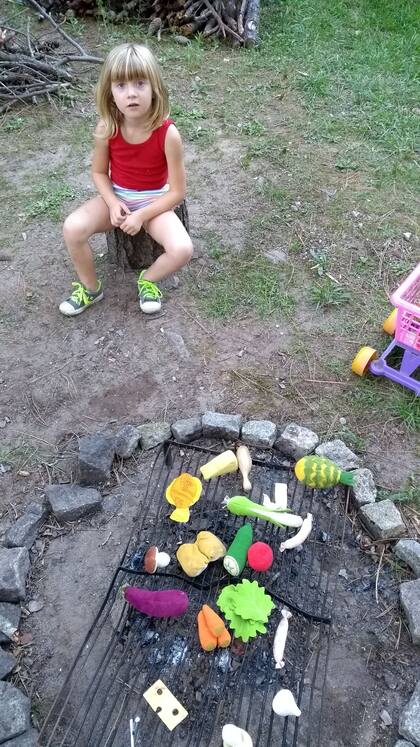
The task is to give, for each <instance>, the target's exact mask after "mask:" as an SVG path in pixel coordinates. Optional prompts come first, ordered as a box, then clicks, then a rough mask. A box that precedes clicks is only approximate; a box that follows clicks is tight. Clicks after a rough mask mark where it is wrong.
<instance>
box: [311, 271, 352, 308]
mask: <svg viewBox="0 0 420 747" xmlns="http://www.w3.org/2000/svg"><path fill="white" fill-rule="evenodd" d="M310 293H311V298H312V301H313V302H314V303H315V304H316V307H317V309H319V308H327V307H328V306H342V305H343V304H346V303H348V302H349V301H350V298H351V295H350V293H349V291H348V290H347V289H346V288H344V287H343V286H342V285H340V284H338V283H334V282H333V281H332V280H331V279H330V278H325V279H323V280H322V282H321V283H318V284H317V285H312V286H311V288H310Z"/></svg>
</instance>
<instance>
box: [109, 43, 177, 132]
mask: <svg viewBox="0 0 420 747" xmlns="http://www.w3.org/2000/svg"><path fill="white" fill-rule="evenodd" d="M128 80H148V81H150V84H151V87H152V105H151V107H150V112H149V116H148V118H147V120H146V126H147V128H148V129H150V130H155V129H156V128H157V127H160V125H161V124H162V122H164V120H165V119H166V118H167V117H168V116H169V102H168V92H167V90H166V87H165V84H164V82H163V80H162V76H161V73H160V70H159V65H158V63H157V61H156V58H155V57H154V55H153V54H152V52H151V51H150V50H149V49H148V48H147V47H145V46H144V45H142V44H130V43H128V44H120V45H119V46H118V47H114V49H111V51H110V52H109V54H108V56H107V58H106V60H105V62H104V64H103V66H102V70H101V73H100V76H99V80H98V84H97V86H96V106H97V109H98V113H99V116H100V117H101V119H102V120H103V122H104V125H105V127H104V129H103V132H101V135H100V137H103V138H105V139H109V138H110V137H113V136H114V135H115V133H116V132H117V129H118V127H119V126H120V125H121V122H122V119H123V116H122V114H121V112H120V111H119V110H118V108H117V107H116V105H115V102H114V99H113V97H112V92H111V84H112V83H115V82H117V81H118V82H126V81H128Z"/></svg>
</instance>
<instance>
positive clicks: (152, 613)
mask: <svg viewBox="0 0 420 747" xmlns="http://www.w3.org/2000/svg"><path fill="white" fill-rule="evenodd" d="M124 596H125V598H126V600H127V602H128V603H129V604H131V605H132V606H133V607H135V608H136V610H138V611H139V612H143V614H144V615H149V617H179V616H180V615H183V614H184V612H186V611H187V609H188V604H189V599H188V595H187V594H186V593H185V591H179V590H178V589H165V590H164V591H149V590H148V589H139V588H138V587H136V586H127V587H126V588H125V589H124Z"/></svg>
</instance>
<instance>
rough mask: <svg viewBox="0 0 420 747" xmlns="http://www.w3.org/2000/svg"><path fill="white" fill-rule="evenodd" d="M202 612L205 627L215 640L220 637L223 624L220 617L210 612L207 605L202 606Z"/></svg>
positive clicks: (210, 609) (212, 611)
mask: <svg viewBox="0 0 420 747" xmlns="http://www.w3.org/2000/svg"><path fill="white" fill-rule="evenodd" d="M202 611H203V614H204V619H205V621H206V625H207V627H208V629H209V631H210V633H212V634H213V635H214V636H215V637H216V638H218V637H219V636H220V635H222V633H223V631H224V629H225V624H224V622H223V620H222V618H221V617H219V615H218V614H217V612H215V611H214V610H212V608H211V607H209V606H208V604H203V607H202Z"/></svg>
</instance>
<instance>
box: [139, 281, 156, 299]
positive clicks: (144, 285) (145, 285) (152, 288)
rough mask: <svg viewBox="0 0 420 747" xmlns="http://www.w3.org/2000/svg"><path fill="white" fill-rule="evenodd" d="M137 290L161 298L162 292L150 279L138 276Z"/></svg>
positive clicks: (151, 296)
mask: <svg viewBox="0 0 420 747" xmlns="http://www.w3.org/2000/svg"><path fill="white" fill-rule="evenodd" d="M138 286H139V291H140V292H141V293H142V294H144V295H145V296H149V297H150V298H161V297H162V293H161V291H160V290H159V288H158V287H157V285H156V284H155V283H153V282H152V281H151V280H146V279H145V278H139V282H138Z"/></svg>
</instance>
